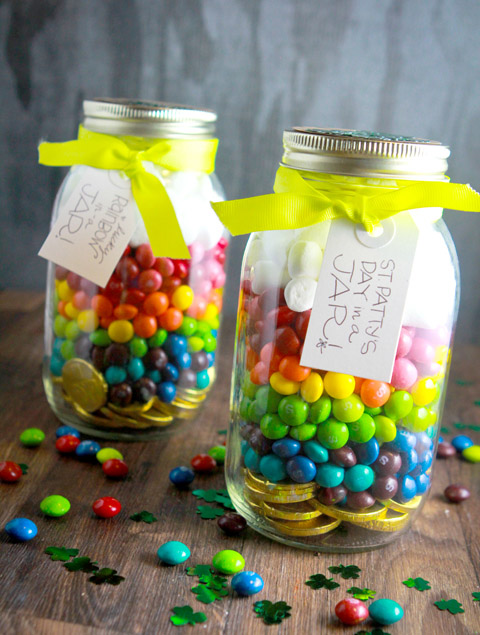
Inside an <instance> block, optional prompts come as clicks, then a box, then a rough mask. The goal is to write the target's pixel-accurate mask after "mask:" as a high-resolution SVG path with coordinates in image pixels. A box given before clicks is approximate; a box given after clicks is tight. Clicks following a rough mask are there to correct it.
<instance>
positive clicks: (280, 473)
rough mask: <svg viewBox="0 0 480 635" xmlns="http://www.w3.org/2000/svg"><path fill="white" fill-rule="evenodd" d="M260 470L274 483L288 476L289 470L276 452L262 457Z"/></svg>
mask: <svg viewBox="0 0 480 635" xmlns="http://www.w3.org/2000/svg"><path fill="white" fill-rule="evenodd" d="M260 472H261V473H262V474H263V476H264V477H265V478H267V479H268V480H269V481H272V482H273V483H277V482H278V481H281V480H283V479H284V478H286V477H287V470H286V468H285V464H284V463H283V461H282V459H281V458H280V457H279V456H276V455H275V454H267V455H266V456H262V458H261V459H260Z"/></svg>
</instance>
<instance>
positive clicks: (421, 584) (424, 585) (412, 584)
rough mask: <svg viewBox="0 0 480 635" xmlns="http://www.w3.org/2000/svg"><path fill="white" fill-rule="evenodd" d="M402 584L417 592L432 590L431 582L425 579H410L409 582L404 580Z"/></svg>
mask: <svg viewBox="0 0 480 635" xmlns="http://www.w3.org/2000/svg"><path fill="white" fill-rule="evenodd" d="M402 584H404V585H405V586H408V587H409V588H410V589H411V588H415V589H417V591H428V590H429V589H431V588H432V587H431V586H430V582H429V581H428V580H424V579H423V578H408V580H404V581H403V582H402Z"/></svg>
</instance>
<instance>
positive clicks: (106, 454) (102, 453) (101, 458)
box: [95, 448, 123, 465]
mask: <svg viewBox="0 0 480 635" xmlns="http://www.w3.org/2000/svg"><path fill="white" fill-rule="evenodd" d="M95 456H96V457H97V461H98V462H99V463H101V464H102V465H103V464H104V463H105V461H108V460H110V459H120V461H123V454H122V453H121V452H119V451H118V450H115V448H102V449H101V450H99V451H98V452H97V454H96V455H95Z"/></svg>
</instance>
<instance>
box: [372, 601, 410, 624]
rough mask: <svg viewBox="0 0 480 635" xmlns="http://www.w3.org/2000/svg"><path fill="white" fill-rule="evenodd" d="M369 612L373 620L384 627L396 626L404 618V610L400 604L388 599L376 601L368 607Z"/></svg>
mask: <svg viewBox="0 0 480 635" xmlns="http://www.w3.org/2000/svg"><path fill="white" fill-rule="evenodd" d="M368 611H369V613H370V617H371V618H372V620H374V621H375V622H377V623H378V624H381V625H382V626H389V625H390V624H395V622H398V621H400V620H401V619H402V617H403V609H402V607H401V606H400V604H398V602H395V601H394V600H389V599H387V598H381V599H379V600H374V601H373V602H372V603H371V604H370V606H369V607H368Z"/></svg>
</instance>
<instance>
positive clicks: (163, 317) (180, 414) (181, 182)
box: [43, 99, 228, 440]
mask: <svg viewBox="0 0 480 635" xmlns="http://www.w3.org/2000/svg"><path fill="white" fill-rule="evenodd" d="M83 108H84V122H83V134H85V131H86V135H87V136H88V135H89V134H91V133H103V134H104V135H109V137H110V136H111V137H113V138H115V139H120V140H121V141H123V142H124V143H125V144H126V146H127V147H128V150H131V151H132V152H134V151H143V150H146V149H148V148H150V147H151V146H152V145H155V144H157V143H158V142H159V141H162V140H168V141H169V144H170V145H171V146H172V148H174V147H175V142H176V140H177V139H178V140H182V141H183V140H194V141H202V140H205V141H208V144H209V145H208V150H207V151H209V152H210V155H211V156H210V158H209V162H210V163H211V170H213V165H214V155H215V151H216V139H214V132H215V121H216V114H215V113H214V112H212V111H210V110H202V109H193V108H189V107H185V106H178V105H172V104H164V103H158V102H131V101H128V100H101V99H99V100H89V101H85V102H84V104H83ZM81 132H82V130H81ZM80 138H81V136H79V139H80ZM46 145H50V144H46ZM52 145H53V144H52ZM58 145H67V144H58ZM202 147H203V146H200V154H201V153H202V152H203V150H202ZM200 158H201V157H200ZM200 163H201V161H200ZM207 163H208V161H207ZM50 164H53V163H50ZM55 165H65V163H55ZM69 165H70V164H69ZM89 165H90V164H89ZM143 165H144V168H145V169H146V170H148V172H150V173H151V174H153V175H154V176H155V177H156V178H157V179H158V180H159V181H160V182H161V183H162V184H163V186H164V188H165V190H166V192H167V194H168V199H169V200H170V202H171V204H172V205H173V208H174V210H175V215H176V218H177V221H178V224H179V226H180V229H181V234H182V236H183V240H184V242H185V243H186V245H188V250H189V252H190V255H191V258H190V259H172V258H169V257H164V256H162V254H159V255H158V254H156V255H154V253H153V251H152V248H151V245H150V241H149V238H148V235H147V231H146V228H145V223H144V221H143V219H142V216H141V214H140V213H139V208H138V207H137V206H136V205H135V209H134V213H135V214H136V225H134V227H135V229H134V233H133V235H132V236H131V238H130V240H129V242H128V246H127V247H126V249H125V251H124V252H123V255H121V257H119V259H118V261H117V263H116V266H115V267H114V270H113V271H112V273H111V276H110V278H109V280H108V283H107V284H106V285H105V286H104V287H100V286H98V285H97V284H95V283H93V282H91V281H90V280H89V279H87V278H86V277H83V276H81V275H78V273H77V272H75V271H72V270H68V269H67V268H65V267H64V266H59V265H55V264H54V263H53V262H50V263H49V268H48V279H47V301H46V313H45V358H44V365H43V380H44V386H45V391H46V395H47V399H48V401H49V403H50V406H51V407H52V409H53V411H54V412H55V414H56V415H57V416H58V417H59V419H61V420H62V421H63V422H64V423H67V424H70V425H73V426H75V427H76V428H78V429H80V430H82V431H84V432H88V434H90V435H93V436H99V437H104V438H117V439H124V440H144V439H151V438H156V437H157V436H160V435H161V434H163V433H164V432H166V431H171V430H174V429H177V428H178V426H179V424H180V422H181V421H183V420H186V419H191V418H193V417H194V416H195V415H196V414H197V412H198V408H199V407H200V406H201V405H202V404H203V403H204V401H205V398H206V397H207V393H208V391H209V390H210V388H211V387H212V384H213V383H214V381H215V350H216V347H217V336H218V330H219V326H220V322H219V320H220V313H221V309H222V294H223V287H224V284H225V259H226V248H227V244H228V241H227V238H226V235H225V231H224V228H223V226H222V225H221V223H220V222H219V221H218V219H217V217H216V216H215V214H214V212H213V210H212V209H211V207H210V201H220V200H223V196H224V195H223V190H222V188H221V185H220V184H219V181H218V180H217V178H216V176H215V174H214V173H213V172H212V171H211V170H208V171H207V170H203V169H202V168H199V169H196V168H195V165H194V166H193V168H192V164H191V162H190V163H188V164H187V165H186V166H185V168H184V169H183V168H182V165H181V161H180V165H177V166H176V167H175V169H173V168H172V167H171V166H167V167H165V165H162V161H161V160H160V161H159V162H158V163H157V164H156V163H153V162H149V163H148V164H146V163H145V164H143ZM88 169H90V168H87V167H86V166H84V165H73V166H72V167H71V169H70V171H69V173H68V175H67V176H66V178H65V180H64V181H63V183H62V185H61V188H60V190H59V192H58V195H57V198H56V201H55V205H54V209H53V219H52V225H53V224H54V223H55V222H56V220H57V217H58V212H59V208H60V207H61V205H62V203H63V202H64V201H66V200H68V197H69V196H70V195H71V192H72V190H74V188H75V187H76V186H77V184H78V183H79V181H80V180H81V179H82V177H83V175H84V174H85V170H88ZM110 175H111V176H113V177H114V178H116V179H117V181H118V182H123V183H125V181H127V182H128V178H127V177H126V176H125V174H124V173H122V172H121V171H119V170H110ZM168 199H167V200H168ZM140 211H141V210H140ZM164 213H165V210H164V206H163V204H162V202H161V201H159V203H158V209H155V214H158V217H159V218H160V219H162V218H163V214H164ZM112 218H113V217H112ZM109 221H110V219H109V218H107V217H106V216H105V218H104V219H103V224H102V227H100V225H99V226H98V228H99V229H98V231H97V233H98V232H100V233H99V237H100V239H101V238H102V237H103V233H105V232H108V230H109V225H108V222H109ZM112 222H113V221H112ZM162 231H163V230H162ZM100 234H102V235H101V236H100ZM187 253H188V252H187ZM157 256H158V257H157ZM52 259H53V258H52Z"/></svg>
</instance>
